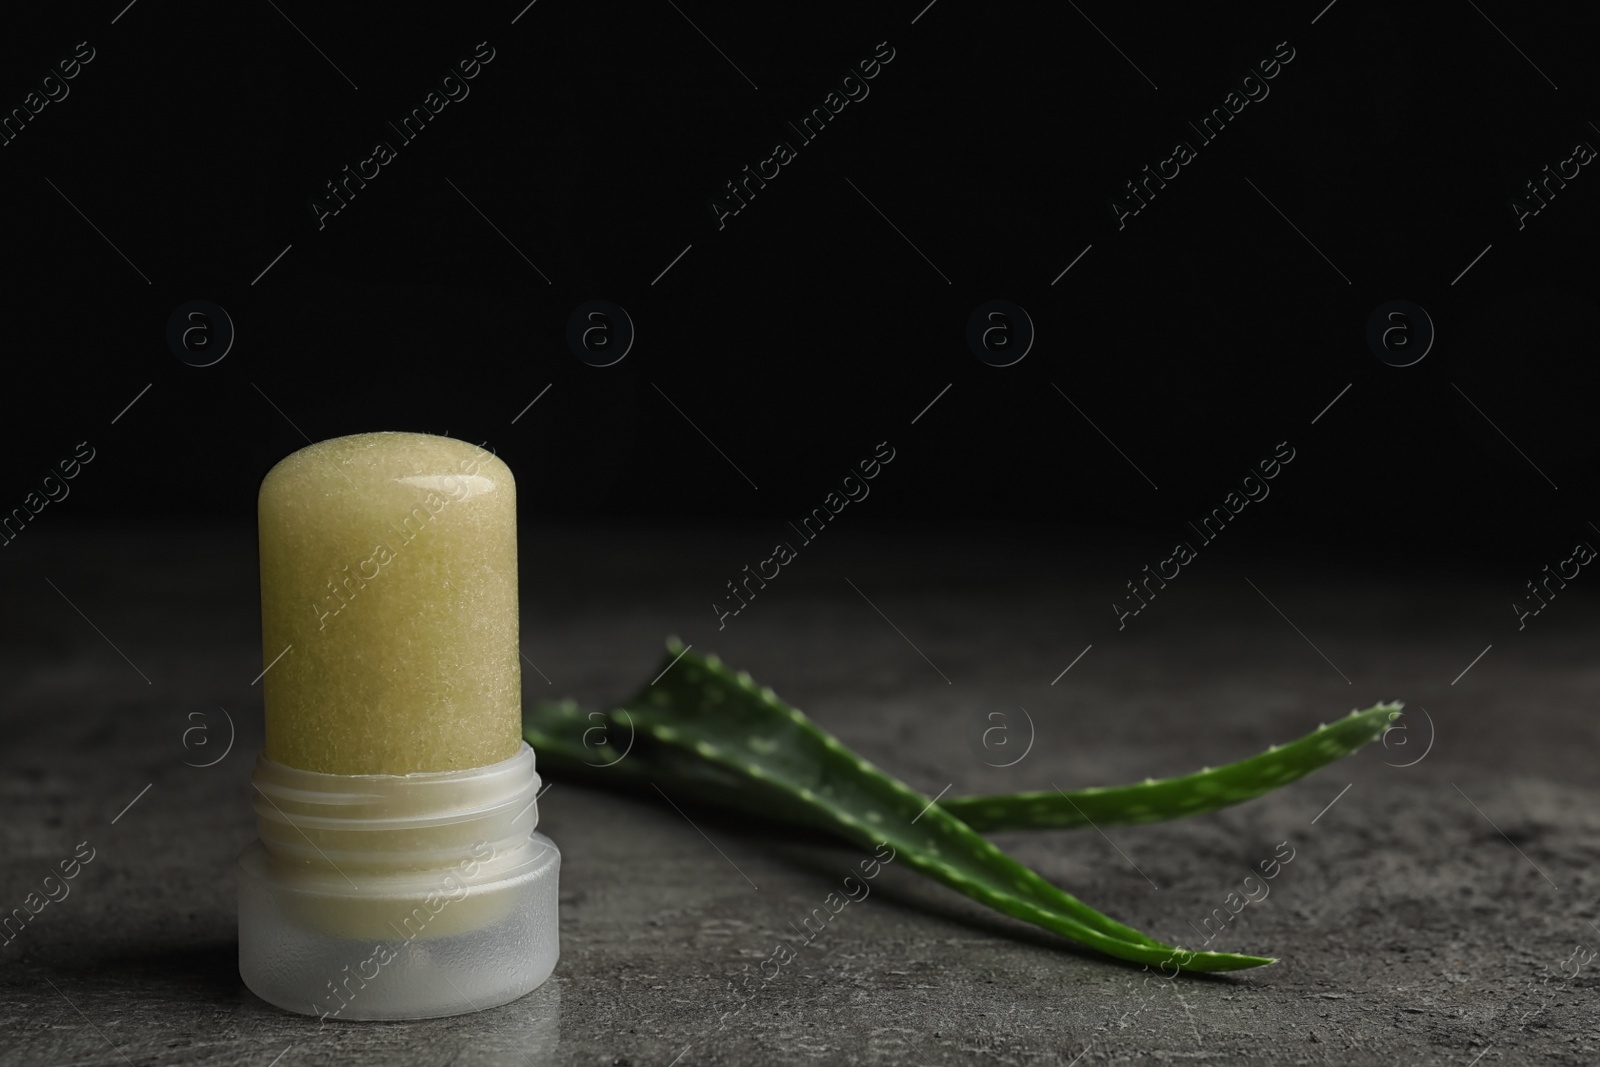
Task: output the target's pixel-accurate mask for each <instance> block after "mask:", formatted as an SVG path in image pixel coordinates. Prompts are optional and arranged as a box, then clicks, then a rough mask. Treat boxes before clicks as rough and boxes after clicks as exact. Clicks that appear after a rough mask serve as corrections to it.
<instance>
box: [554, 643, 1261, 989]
mask: <svg viewBox="0 0 1600 1067" xmlns="http://www.w3.org/2000/svg"><path fill="white" fill-rule="evenodd" d="M668 653H669V656H673V657H675V658H676V660H677V662H676V663H674V664H673V665H672V666H671V668H670V669H669V670H666V671H665V672H664V673H663V675H661V676H660V677H659V679H658V680H657V681H656V682H655V683H653V684H652V685H650V686H646V687H645V688H644V689H643V690H642V691H641V692H640V693H639V694H638V695H637V696H636V697H635V698H634V699H633V700H631V701H629V702H628V703H627V705H626V708H625V710H626V712H627V715H626V718H627V719H628V720H631V722H632V724H633V742H632V743H633V745H634V746H635V747H634V749H633V751H632V752H631V753H630V757H629V758H627V759H623V760H621V761H620V762H618V763H617V764H616V765H615V766H613V767H611V768H609V770H608V772H607V773H610V772H612V771H621V769H622V767H623V766H624V765H625V764H627V763H629V762H630V760H631V761H633V762H634V763H635V766H634V767H632V768H630V769H629V770H628V771H626V772H623V773H624V774H625V775H627V776H628V777H631V778H634V779H635V780H637V778H638V777H640V776H643V777H645V778H646V779H648V780H649V781H650V782H652V783H655V784H657V785H660V786H662V787H663V788H673V789H677V790H679V791H682V790H688V791H689V792H691V793H693V794H695V795H697V796H707V795H709V796H712V797H720V798H721V802H723V803H729V802H730V801H731V802H734V803H738V804H740V805H741V806H743V807H744V808H745V809H746V810H752V811H756V812H765V811H766V810H768V809H769V808H772V809H774V810H778V809H780V808H781V810H778V813H779V814H782V815H784V816H786V817H789V818H790V819H791V820H792V821H801V822H804V823H805V824H807V825H811V826H816V827H819V828H825V829H828V830H831V831H832V832H833V833H835V834H837V835H838V836H840V837H843V838H844V839H846V840H848V841H851V842H853V843H855V844H858V845H861V846H862V847H864V848H869V849H870V848H874V847H876V846H877V845H878V844H879V843H880V842H886V843H888V844H889V845H890V846H891V847H892V848H893V849H894V850H895V854H896V856H895V861H896V862H903V863H905V864H906V865H907V866H908V867H911V868H912V869H914V870H916V871H918V872H919V873H921V874H923V875H926V876H927V877H929V878H932V879H934V880H935V881H938V882H942V883H943V884H945V885H947V886H949V887H950V888H952V889H955V890H957V891H958V892H961V893H964V894H965V895H967V896H969V897H972V898H973V899H974V900H977V901H979V902H980V903H983V904H987V905H988V906H990V907H992V908H994V909H996V910H997V911H1000V912H1003V913H1005V914H1007V915H1011V916H1013V917H1015V918H1018V919H1022V920H1024V921H1026V922H1030V923H1033V924H1035V925H1037V926H1040V927H1043V928H1044V929H1046V930H1050V931H1051V932H1053V933H1056V934H1060V935H1061V936H1063V937H1067V938H1070V939H1072V940H1074V941H1077V942H1079V943H1081V944H1084V945H1088V946H1089V947H1091V948H1095V949H1098V950H1100V951H1101V952H1104V953H1106V954H1108V955H1111V956H1116V957H1119V958H1121V959H1126V960H1132V961H1134V962H1139V963H1148V964H1156V965H1161V964H1164V963H1167V962H1172V963H1174V964H1175V965H1176V966H1180V967H1182V968H1184V969H1187V970H1193V971H1228V970H1237V969H1241V968H1245V967H1256V966H1260V965H1262V964H1265V963H1272V962H1274V961H1273V960H1272V959H1270V958H1267V957H1262V956H1247V955H1240V954H1236V953H1226V952H1193V953H1190V952H1186V951H1184V950H1181V949H1178V948H1176V947H1175V946H1172V945H1167V944H1165V943H1163V942H1160V941H1157V940H1155V939H1154V938H1151V937H1149V936H1148V935H1146V934H1143V933H1141V932H1139V931H1137V930H1135V929H1133V928H1132V927H1129V926H1125V925H1123V924H1122V923H1119V922H1116V921H1115V920H1113V919H1111V918H1109V917H1107V916H1105V915H1103V914H1101V913H1100V912H1098V911H1096V910H1095V909H1093V908H1091V907H1089V906H1088V905H1086V904H1084V903H1082V902H1081V901H1079V900H1078V899H1077V898H1076V897H1074V896H1072V895H1071V894H1069V893H1066V892H1064V891H1063V890H1061V889H1058V888H1057V887H1056V886H1054V885H1052V884H1050V883H1049V882H1047V881H1046V880H1045V879H1044V878H1042V877H1040V876H1039V875H1038V874H1036V873H1034V872H1033V871H1032V870H1029V869H1028V868H1027V867H1025V866H1023V865H1022V864H1020V863H1018V862H1017V861H1016V860H1014V859H1012V858H1011V857H1009V856H1007V855H1006V854H1005V853H1003V852H1001V851H1000V849H998V848H997V847H995V846H994V845H993V844H991V843H990V842H988V841H987V840H985V839H984V838H982V837H981V836H979V835H978V834H977V833H976V832H975V831H973V830H972V829H971V828H970V827H968V826H967V825H966V824H965V823H964V822H962V821H961V820H960V819H958V818H956V817H955V816H953V815H951V814H949V813H948V812H946V811H944V810H943V809H942V808H940V807H939V806H938V805H936V804H934V803H933V802H932V800H931V799H930V798H928V797H926V796H923V795H922V794H921V793H918V792H917V791H915V790H913V789H911V788H910V787H909V786H906V785H905V784H904V783H902V782H899V781H897V780H896V779H894V778H891V777H890V776H888V775H886V774H884V773H883V772H882V771H879V770H877V769H876V768H874V767H873V766H872V765H871V764H869V763H867V762H866V761H865V760H863V759H861V758H860V757H858V756H856V755H855V754H854V753H852V752H850V751H849V750H848V749H846V748H845V747H844V745H842V744H841V743H840V742H839V741H838V739H837V738H835V737H833V736H832V735H830V734H828V733H827V732H825V731H823V730H821V729H819V728H818V727H817V726H816V725H815V724H813V723H812V722H811V721H810V720H809V719H808V718H806V716H805V715H804V714H802V713H801V712H800V711H799V710H798V709H796V708H791V707H789V706H787V705H785V704H784V703H782V702H781V701H779V700H778V698H777V696H776V694H774V693H773V692H772V690H771V689H766V688H761V689H758V688H757V687H756V685H755V683H754V682H753V681H752V680H751V678H750V676H749V674H747V673H745V672H742V671H741V672H739V674H738V675H734V674H731V673H730V672H729V671H727V670H726V669H725V668H724V667H723V666H722V664H721V663H720V661H718V660H717V659H716V658H715V657H700V656H696V655H692V654H690V653H688V652H687V651H683V650H681V646H680V645H679V644H678V643H677V642H676V641H674V642H670V643H669V644H668ZM669 662H671V661H670V660H669ZM623 718H624V716H623V715H622V714H621V710H620V709H619V711H618V712H616V713H613V714H612V715H611V716H609V717H608V719H609V721H611V722H612V723H613V724H616V725H618V726H620V722H619V720H622V719H623ZM550 725H551V723H550V722H549V721H545V720H539V719H536V720H535V721H534V722H532V723H529V724H528V725H527V728H526V731H525V734H526V736H527V737H528V739H529V742H530V743H531V744H534V745H536V746H537V745H540V744H545V745H546V746H547V748H546V751H547V752H552V753H559V755H558V757H557V759H558V760H560V759H562V758H563V757H564V758H565V759H567V760H570V759H571V758H572V757H573V756H575V755H576V753H575V752H574V751H573V749H572V743H571V740H570V734H569V735H568V738H569V740H568V742H567V744H566V746H565V747H559V746H558V747H550V746H549V739H550V736H551V734H552V733H553V732H554V731H553V730H552V729H550ZM621 739H622V738H621V737H620V736H617V737H612V738H610V741H611V744H612V747H613V748H615V746H616V744H617V742H618V741H619V740H621ZM577 747H578V748H582V745H581V743H580V744H579V745H578V746H577ZM617 751H618V752H620V749H618V750H617ZM541 754H542V755H543V754H544V753H541ZM579 759H580V762H583V763H586V764H593V763H598V762H604V761H603V760H602V759H600V758H597V757H596V756H595V755H594V754H593V753H592V752H585V753H584V754H583V756H581V757H579ZM547 762H548V761H547ZM1180 954H1181V956H1182V957H1185V958H1183V959H1181V960H1180V959H1179V956H1180Z"/></svg>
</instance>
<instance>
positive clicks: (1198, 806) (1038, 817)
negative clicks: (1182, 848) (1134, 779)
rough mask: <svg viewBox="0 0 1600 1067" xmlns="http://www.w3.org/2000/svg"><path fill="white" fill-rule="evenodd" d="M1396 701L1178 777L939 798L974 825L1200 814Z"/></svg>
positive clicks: (1359, 740) (1380, 724) (1346, 738)
mask: <svg viewBox="0 0 1600 1067" xmlns="http://www.w3.org/2000/svg"><path fill="white" fill-rule="evenodd" d="M1400 707H1401V705H1400V704H1398V703H1394V704H1377V705H1375V706H1373V707H1370V708H1368V709H1367V710H1366V711H1352V712H1351V713H1350V714H1349V715H1347V716H1345V717H1344V718H1342V719H1339V720H1337V721H1336V722H1333V723H1329V724H1327V725H1325V726H1319V727H1318V728H1317V729H1315V730H1313V731H1312V732H1311V733H1309V734H1307V735H1306V736H1304V737H1302V738H1299V739H1298V740H1295V741H1291V742H1289V743H1288V744H1286V745H1273V746H1272V747H1271V748H1269V749H1267V750H1266V751H1265V752H1262V753H1260V754H1259V755H1255V756H1251V757H1250V758H1249V759H1244V760H1240V761H1239V762H1237V763H1230V764H1228V765H1227V766H1225V767H1207V768H1205V769H1204V770H1201V771H1197V772H1195V773H1194V774H1186V775H1183V776H1182V777H1179V778H1163V779H1160V780H1157V779H1154V778H1148V779H1146V780H1145V781H1143V782H1140V783H1136V784H1133V785H1119V786H1108V787H1103V788H1102V787H1094V788H1089V789H1077V790H1071V791H1068V792H1064V793H1063V792H1059V791H1055V790H1050V791H1040V792H1034V793H1006V794H1001V795H995V796H964V797H946V798H945V799H943V800H941V801H939V806H940V807H942V808H944V810H946V811H948V812H949V813H950V814H952V815H954V816H956V817H957V818H959V819H960V820H961V821H962V822H965V823H966V824H967V825H968V826H970V827H972V828H973V829H974V830H979V831H985V830H1045V829H1055V830H1060V829H1070V828H1072V827H1078V826H1089V825H1093V826H1101V827H1104V826H1131V825H1134V824H1137V823H1147V822H1159V821H1161V820H1163V819H1182V818H1187V817H1188V816H1190V815H1203V814H1204V813H1206V812H1208V811H1216V810H1217V809H1218V808H1225V807H1228V806H1229V805H1230V804H1238V803H1240V802H1242V801H1246V800H1251V799H1253V798H1255V797H1258V796H1260V795H1261V794H1262V793H1266V792H1270V791H1271V790H1273V789H1277V788H1278V787H1279V786H1282V785H1287V784H1288V783H1289V782H1292V781H1294V780H1295V779H1296V778H1301V777H1304V776H1305V775H1307V774H1310V773H1311V772H1312V771H1314V770H1316V769H1317V768H1319V767H1321V766H1323V765H1324V764H1328V763H1332V762H1333V761H1334V760H1336V759H1339V758H1341V757H1343V756H1348V755H1349V754H1350V753H1352V752H1354V751H1355V750H1356V749H1358V748H1360V747H1361V746H1362V745H1365V744H1366V743H1367V742H1369V741H1371V740H1373V739H1374V738H1377V737H1379V736H1381V735H1382V734H1383V732H1384V730H1385V729H1386V728H1387V727H1388V725H1389V723H1390V722H1391V721H1392V720H1393V719H1394V717H1395V716H1396V715H1397V714H1398V713H1399V711H1400Z"/></svg>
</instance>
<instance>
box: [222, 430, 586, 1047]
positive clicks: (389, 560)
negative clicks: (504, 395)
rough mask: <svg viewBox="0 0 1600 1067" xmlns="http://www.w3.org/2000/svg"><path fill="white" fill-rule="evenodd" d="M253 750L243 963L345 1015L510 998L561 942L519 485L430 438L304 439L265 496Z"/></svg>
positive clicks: (475, 455)
mask: <svg viewBox="0 0 1600 1067" xmlns="http://www.w3.org/2000/svg"><path fill="white" fill-rule="evenodd" d="M259 523H260V537H261V618H262V641H263V663H264V664H265V668H266V669H265V672H264V675H263V682H264V687H263V702H264V705H265V712H266V747H265V750H264V751H263V752H262V753H261V756H260V757H259V759H258V761H257V765H256V770H255V773H254V775H253V776H252V785H253V786H254V790H255V800H254V805H255V810H256V814H257V821H258V826H259V833H260V840H258V841H257V842H255V843H253V844H252V845H251V846H250V847H249V848H247V849H246V850H245V852H244V853H243V854H242V855H241V856H240V858H239V865H238V885H239V969H240V974H241V975H242V976H243V978H244V980H245V983H246V984H247V985H248V986H249V987H250V988H251V989H252V990H254V991H255V992H256V993H257V994H258V995H260V996H261V997H262V998H263V999H265V1000H268V1001H270V1002H272V1003H274V1004H277V1005H279V1006H280V1007H285V1008H289V1009H290V1010H292V1011H300V1012H308V1011H309V1012H311V1013H316V1014H320V1015H322V1016H324V1017H327V1016H329V1015H334V1016H339V1017H341V1018H346V1019H410V1018H426V1017H430V1016H437V1015H452V1014H456V1013H459V1012H464V1011H473V1010H477V1009H480V1008H485V1007H489V1006H492V1005H495V1004H503V1003H505V1002H507V1001H509V1000H512V999H515V998H516V997H518V996H521V995H522V994H523V993H526V992H528V991H529V990H530V989H532V988H534V987H535V986H537V985H539V984H540V983H541V982H543V981H544V979H545V978H546V977H548V975H549V973H550V971H551V969H552V968H553V967H554V965H555V962H556V959H557V958H558V956H559V953H560V947H559V932H558V924H557V916H556V908H557V881H558V877H559V869H560V852H559V851H558V850H557V849H556V847H555V844H554V842H552V841H550V840H549V839H548V838H546V837H544V836H543V835H540V834H538V833H536V832H534V828H535V827H536V825H537V823H538V808H537V804H536V797H537V794H538V787H539V777H538V775H537V774H536V773H535V771H534V757H533V751H532V749H530V748H528V747H527V745H526V744H525V743H524V742H523V740H522V738H521V729H520V727H521V668H520V655H521V653H520V651H519V649H518V645H517V630H518V607H517V543H516V484H515V480H514V479H513V478H512V475H511V471H510V469H509V468H507V467H506V465H505V464H504V463H503V462H501V461H500V460H499V459H497V458H496V457H495V456H494V455H493V454H492V453H489V452H487V451H484V450H483V449H480V448H474V447H473V446H471V445H468V444H465V443H463V442H460V441H455V440H451V439H449V438H444V437H434V436H431V435H427V434H412V433H369V434H358V435H355V436H352V437H341V438H336V439H333V440H330V441H323V442H321V443H319V444H314V445H311V446H309V447H307V448H304V449H301V450H300V451H298V452H296V453H294V454H293V455H291V456H289V457H287V458H286V459H284V460H283V461H282V462H280V463H279V464H278V465H277V466H275V467H273V468H272V470H271V471H270V472H268V474H267V476H266V478H265V479H264V480H263V482H262V484H261V493H260V500H259Z"/></svg>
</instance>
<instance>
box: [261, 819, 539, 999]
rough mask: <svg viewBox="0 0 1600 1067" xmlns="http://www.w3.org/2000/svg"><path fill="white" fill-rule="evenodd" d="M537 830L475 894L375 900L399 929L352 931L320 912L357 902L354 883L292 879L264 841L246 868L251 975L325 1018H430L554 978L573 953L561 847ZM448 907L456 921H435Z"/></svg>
mask: <svg viewBox="0 0 1600 1067" xmlns="http://www.w3.org/2000/svg"><path fill="white" fill-rule="evenodd" d="M530 838H531V844H532V846H533V851H534V852H535V853H537V856H536V858H535V859H534V860H533V861H532V862H530V863H528V864H526V865H524V866H522V867H520V868H519V869H518V870H516V871H515V872H513V873H511V874H509V875H507V876H505V877H502V878H499V879H497V880H495V881H490V882H485V883H482V884H477V885H473V886H471V887H470V888H468V889H466V891H465V895H464V896H459V897H456V898H454V899H450V898H439V897H435V898H434V900H433V902H432V906H433V907H435V908H437V911H430V905H429V903H428V901H427V900H426V898H424V897H422V896H420V895H418V896H402V897H395V896H389V897H384V898H374V899H371V900H370V901H365V902H363V904H362V907H363V908H364V909H368V908H370V913H371V915H372V916H373V917H374V918H376V919H378V920H379V921H380V922H382V923H383V924H384V925H385V926H389V925H390V924H391V923H392V924H394V925H393V928H394V929H395V935H394V936H393V937H390V938H378V939H370V938H369V939H356V938H351V937H340V936H337V935H335V934H332V933H330V932H329V931H328V930H327V929H326V928H325V924H319V923H317V922H316V921H314V917H315V916H316V915H318V914H325V913H329V914H331V913H333V911H334V909H338V908H341V907H346V906H348V903H349V898H350V896H351V894H350V893H349V892H348V887H345V891H340V890H339V889H337V888H335V887H332V886H330V887H328V889H327V890H325V891H317V890H307V889H305V888H302V887H294V888H290V887H288V886H286V885H285V884H283V882H282V880H281V879H278V878H275V877H274V875H273V871H272V867H271V857H270V856H269V854H268V852H267V850H266V848H265V847H264V846H263V845H262V843H261V842H260V841H256V842H253V843H252V844H251V845H250V847H248V848H247V849H245V851H244V853H243V854H242V855H240V857H239V863H238V869H237V876H238V888H239V974H240V976H241V977H242V978H243V979H244V982H245V985H247V986H249V987H250V990H251V991H252V992H253V993H255V994H256V995H257V996H258V997H260V998H261V999H262V1000H265V1001H267V1002H268V1003H269V1004H275V1005H277V1006H278V1007H280V1008H285V1009H287V1010H289V1011H293V1012H299V1013H301V1014H305V1015H318V1016H321V1017H322V1018H323V1020H324V1021H328V1020H332V1019H429V1018H435V1017H438V1016H444V1015H459V1014H462V1013H464V1012H471V1011H480V1010H482V1009H484V1008H491V1007H495V1006H497V1005H500V1004H505V1003H508V1002H510V1001H513V1000H515V999H517V998H518V997H520V996H522V995H523V994H525V993H528V992H530V991H531V990H533V989H535V988H537V987H538V986H539V985H540V983H542V982H543V981H544V980H545V979H546V978H548V977H549V976H550V972H551V971H552V970H553V969H554V967H555V965H556V961H557V959H558V958H559V957H560V955H561V943H560V931H559V921H558V918H557V901H558V897H559V889H558V879H559V876H560V870H561V853H560V851H559V850H558V849H557V848H556V846H555V843H554V842H553V841H551V840H550V839H549V838H547V837H545V836H544V835H543V834H538V833H534V834H532V835H530ZM540 849H543V851H542V852H540V851H539V850H540ZM451 913H454V914H453V915H452V914H451ZM391 914H392V916H393V917H392V918H389V917H388V916H390V915H391ZM447 916H449V917H450V918H451V919H453V920H455V921H453V922H450V923H449V924H448V926H449V927H452V928H456V929H451V930H450V931H449V932H445V933H436V932H434V931H435V930H436V929H438V928H440V927H444V926H445V925H446V924H445V923H444V920H445V919H446V917H447ZM480 918H481V919H483V921H482V923H481V925H480V924H477V923H476V922H474V921H473V920H475V919H480ZM462 926H465V927H467V928H466V929H459V928H460V927H462Z"/></svg>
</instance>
